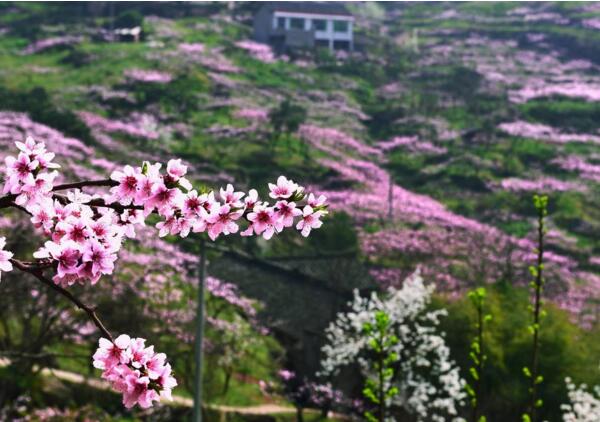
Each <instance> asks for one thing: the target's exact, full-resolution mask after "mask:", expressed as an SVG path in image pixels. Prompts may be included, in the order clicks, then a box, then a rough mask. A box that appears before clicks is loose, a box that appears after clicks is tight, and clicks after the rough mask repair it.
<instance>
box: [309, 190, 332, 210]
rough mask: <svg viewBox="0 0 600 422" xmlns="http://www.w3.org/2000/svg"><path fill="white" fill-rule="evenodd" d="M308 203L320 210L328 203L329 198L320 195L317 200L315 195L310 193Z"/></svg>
mask: <svg viewBox="0 0 600 422" xmlns="http://www.w3.org/2000/svg"><path fill="white" fill-rule="evenodd" d="M306 202H307V203H308V205H310V206H311V207H313V208H318V207H322V206H324V205H325V203H326V202H327V198H326V197H325V195H319V197H318V198H317V197H315V195H314V194H312V193H310V194H309V195H308V199H307V200H306Z"/></svg>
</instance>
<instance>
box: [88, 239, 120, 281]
mask: <svg viewBox="0 0 600 422" xmlns="http://www.w3.org/2000/svg"><path fill="white" fill-rule="evenodd" d="M116 259H117V256H116V255H115V254H113V253H111V251H109V250H107V248H106V246H105V245H103V244H101V243H100V242H98V241H97V240H94V239H92V240H89V241H88V242H87V243H86V244H85V246H84V250H83V255H82V260H83V262H89V263H91V265H92V267H91V271H92V275H94V276H96V275H99V274H111V273H112V272H113V269H114V268H115V264H114V262H115V260H116Z"/></svg>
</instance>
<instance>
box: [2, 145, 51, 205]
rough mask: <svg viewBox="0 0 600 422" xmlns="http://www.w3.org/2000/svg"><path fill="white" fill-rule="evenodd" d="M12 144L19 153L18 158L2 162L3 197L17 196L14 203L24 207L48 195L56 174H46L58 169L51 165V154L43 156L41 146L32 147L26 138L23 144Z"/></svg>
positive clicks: (43, 146)
mask: <svg viewBox="0 0 600 422" xmlns="http://www.w3.org/2000/svg"><path fill="white" fill-rule="evenodd" d="M15 144H16V145H17V148H18V149H19V150H20V152H19V155H18V156H17V157H16V158H15V157H12V156H8V157H6V158H5V159H4V162H5V164H6V168H5V171H4V179H5V183H4V189H3V193H4V194H7V193H10V194H12V195H17V197H16V199H15V203H16V204H17V205H21V206H26V205H28V204H32V203H35V202H36V201H38V200H39V199H40V198H41V197H44V196H47V195H48V194H49V192H50V191H51V190H52V187H53V183H54V179H55V178H56V176H57V175H58V172H56V171H48V170H50V169H56V168H59V167H60V166H59V165H58V164H55V163H53V162H52V160H53V159H54V154H53V153H51V152H47V151H46V146H45V145H44V144H43V143H42V142H40V143H36V142H35V141H34V140H33V138H30V137H29V138H27V140H26V141H25V143H23V142H16V143H15Z"/></svg>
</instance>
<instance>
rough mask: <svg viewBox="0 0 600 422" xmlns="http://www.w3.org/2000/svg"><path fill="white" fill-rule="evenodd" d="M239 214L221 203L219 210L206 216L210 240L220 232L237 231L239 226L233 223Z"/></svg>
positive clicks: (229, 232)
mask: <svg viewBox="0 0 600 422" xmlns="http://www.w3.org/2000/svg"><path fill="white" fill-rule="evenodd" d="M230 186H231V185H230ZM232 190H233V188H232ZM240 216H241V214H240V213H239V212H232V211H231V207H230V206H229V205H227V204H226V205H221V207H220V208H219V210H218V211H217V212H216V213H214V214H213V215H211V216H209V218H208V222H209V223H210V226H209V228H208V236H209V237H210V238H211V239H212V240H215V239H216V238H217V237H218V236H219V235H220V234H221V233H223V234H231V233H237V231H238V229H239V227H238V225H237V224H236V223H235V220H237V219H238V218H240Z"/></svg>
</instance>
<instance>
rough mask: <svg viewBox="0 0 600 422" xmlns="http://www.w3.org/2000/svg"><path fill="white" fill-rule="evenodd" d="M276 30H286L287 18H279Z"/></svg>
mask: <svg viewBox="0 0 600 422" xmlns="http://www.w3.org/2000/svg"><path fill="white" fill-rule="evenodd" d="M275 28H279V29H285V18H277V23H276V24H275Z"/></svg>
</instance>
